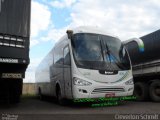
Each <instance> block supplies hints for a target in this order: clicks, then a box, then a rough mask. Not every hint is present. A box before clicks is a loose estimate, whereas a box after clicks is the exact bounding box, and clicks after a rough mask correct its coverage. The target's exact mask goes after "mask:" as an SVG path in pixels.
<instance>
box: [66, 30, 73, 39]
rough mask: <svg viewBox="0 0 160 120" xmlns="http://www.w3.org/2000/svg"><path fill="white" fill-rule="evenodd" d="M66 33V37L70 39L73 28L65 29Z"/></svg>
mask: <svg viewBox="0 0 160 120" xmlns="http://www.w3.org/2000/svg"><path fill="white" fill-rule="evenodd" d="M66 33H67V36H68V39H71V38H72V35H73V30H67V31H66Z"/></svg>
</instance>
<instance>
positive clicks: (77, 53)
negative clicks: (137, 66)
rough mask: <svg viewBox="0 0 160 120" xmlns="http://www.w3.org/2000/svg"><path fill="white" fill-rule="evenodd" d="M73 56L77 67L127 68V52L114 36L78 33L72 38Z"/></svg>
mask: <svg viewBox="0 0 160 120" xmlns="http://www.w3.org/2000/svg"><path fill="white" fill-rule="evenodd" d="M72 49H73V56H74V59H75V63H76V65H77V67H80V68H86V69H98V70H128V69H130V62H129V58H128V54H127V52H126V50H125V48H124V47H123V45H122V44H121V41H120V40H119V39H117V38H115V37H110V36H105V35H99V34H90V33H78V34H75V35H74V36H73V38H72Z"/></svg>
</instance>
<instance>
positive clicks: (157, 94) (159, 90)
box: [149, 81, 160, 102]
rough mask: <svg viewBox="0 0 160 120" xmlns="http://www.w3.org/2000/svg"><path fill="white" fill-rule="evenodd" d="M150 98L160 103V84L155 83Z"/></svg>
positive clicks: (151, 87)
mask: <svg viewBox="0 0 160 120" xmlns="http://www.w3.org/2000/svg"><path fill="white" fill-rule="evenodd" d="M149 93H150V98H151V99H152V100H153V101H155V102H159V101H160V82H159V81H154V82H153V83H152V84H151V85H150V88H149Z"/></svg>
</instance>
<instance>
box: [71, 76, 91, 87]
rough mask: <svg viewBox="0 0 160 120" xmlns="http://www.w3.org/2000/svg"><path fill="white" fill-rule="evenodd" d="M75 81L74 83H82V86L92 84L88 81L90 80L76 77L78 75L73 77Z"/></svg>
mask: <svg viewBox="0 0 160 120" xmlns="http://www.w3.org/2000/svg"><path fill="white" fill-rule="evenodd" d="M73 81H74V85H80V86H89V85H92V83H91V82H88V81H85V80H82V79H79V78H76V77H74V78H73Z"/></svg>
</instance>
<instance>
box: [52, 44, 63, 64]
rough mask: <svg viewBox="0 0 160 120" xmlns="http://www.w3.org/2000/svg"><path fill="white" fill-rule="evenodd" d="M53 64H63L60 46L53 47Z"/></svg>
mask: <svg viewBox="0 0 160 120" xmlns="http://www.w3.org/2000/svg"><path fill="white" fill-rule="evenodd" d="M54 64H63V51H62V49H61V48H60V47H59V48H58V47H57V48H55V49H54Z"/></svg>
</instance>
